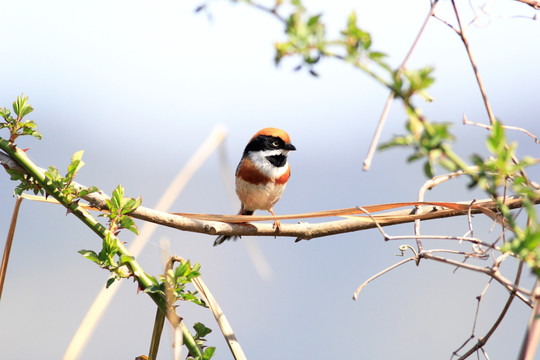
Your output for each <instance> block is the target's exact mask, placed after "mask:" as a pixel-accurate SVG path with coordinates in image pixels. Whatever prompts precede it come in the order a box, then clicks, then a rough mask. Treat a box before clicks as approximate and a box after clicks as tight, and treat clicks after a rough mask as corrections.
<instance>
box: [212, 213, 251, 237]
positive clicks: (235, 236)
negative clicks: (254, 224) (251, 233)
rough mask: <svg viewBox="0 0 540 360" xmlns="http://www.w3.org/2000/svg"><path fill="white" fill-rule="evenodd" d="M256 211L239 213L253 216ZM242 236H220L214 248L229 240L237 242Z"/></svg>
mask: <svg viewBox="0 0 540 360" xmlns="http://www.w3.org/2000/svg"><path fill="white" fill-rule="evenodd" d="M254 212H255V211H253V210H240V212H239V213H238V215H253V213H254ZM239 237H240V236H237V235H219V236H218V237H217V239H216V241H214V246H217V245H219V244H221V243H223V242H225V241H227V240H236V239H238V238H239Z"/></svg>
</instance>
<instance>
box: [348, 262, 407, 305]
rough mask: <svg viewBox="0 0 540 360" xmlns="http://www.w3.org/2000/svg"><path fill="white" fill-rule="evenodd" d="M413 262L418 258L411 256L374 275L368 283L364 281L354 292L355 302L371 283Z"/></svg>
mask: <svg viewBox="0 0 540 360" xmlns="http://www.w3.org/2000/svg"><path fill="white" fill-rule="evenodd" d="M411 260H416V256H411V257H410V258H407V259H405V260H402V261H400V262H398V263H396V264H394V265H392V266H390V267H387V268H386V269H384V270H383V271H381V272H379V273H377V274H375V275H373V276H372V277H370V278H369V279H367V280H366V281H364V282H363V283H362V285H360V286H359V287H358V288H357V289H356V291H355V292H354V294H353V300H357V299H358V294H359V293H360V291H362V289H363V288H364V287H366V285H367V284H369V283H370V282H371V281H373V280H375V279H376V278H378V277H379V276H382V275H384V274H386V273H387V272H389V271H390V270H393V269H395V268H397V267H398V266H401V265H403V264H405V263H407V262H409V261H411Z"/></svg>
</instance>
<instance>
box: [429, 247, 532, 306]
mask: <svg viewBox="0 0 540 360" xmlns="http://www.w3.org/2000/svg"><path fill="white" fill-rule="evenodd" d="M420 256H422V257H423V258H426V259H430V260H435V261H438V262H442V263H445V264H451V265H455V266H458V267H461V268H464V269H467V270H471V271H475V272H479V273H483V274H486V275H488V276H490V277H492V278H493V279H495V281H497V282H498V283H500V284H501V285H503V286H504V287H505V288H506V289H507V290H509V291H510V292H515V294H516V296H517V297H519V298H520V299H521V300H522V301H523V302H524V303H526V304H527V305H528V306H530V307H532V305H533V301H532V300H531V299H530V297H531V296H532V293H531V292H530V291H529V290H526V289H523V288H521V287H519V286H517V285H515V284H513V283H512V282H511V281H509V280H508V279H506V278H505V277H504V276H502V274H501V273H500V272H499V271H498V270H494V269H493V268H489V267H481V266H476V265H471V264H467V263H463V262H459V261H456V260H452V259H448V258H444V257H441V256H436V255H433V254H431V253H429V252H424V253H422V254H420Z"/></svg>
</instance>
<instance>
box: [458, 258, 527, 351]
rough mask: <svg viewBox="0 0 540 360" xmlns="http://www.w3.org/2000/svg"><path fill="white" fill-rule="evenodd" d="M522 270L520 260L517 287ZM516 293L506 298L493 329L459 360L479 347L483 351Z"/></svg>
mask: <svg viewBox="0 0 540 360" xmlns="http://www.w3.org/2000/svg"><path fill="white" fill-rule="evenodd" d="M522 270H523V262H520V263H519V266H518V271H517V273H516V278H515V279H514V286H515V287H517V286H518V285H519V280H520V278H521V272H522ZM516 295H517V294H516V292H514V291H512V292H510V295H509V296H508V300H506V304H505V305H504V308H503V309H502V311H501V313H500V314H499V317H498V318H497V320H496V321H495V323H494V324H493V326H491V329H489V331H488V332H487V333H486V335H484V336H483V337H481V338H479V339H478V342H477V343H476V345H475V346H473V347H472V348H471V349H470V350H469V351H467V353H466V354H464V355H463V356H461V357H460V358H459V359H458V360H465V359H466V358H467V357H469V356H470V355H472V354H473V353H474V352H476V351H477V350H479V349H480V350H482V351H483V346H484V345H485V344H486V343H487V341H488V340H489V338H490V337H491V335H493V333H494V332H495V330H497V328H498V327H499V325H500V323H501V321H502V320H503V319H504V317H505V315H506V313H507V312H508V309H509V308H510V304H512V301H513V300H514V298H515V297H516ZM477 311H478V310H477ZM475 322H476V320H475ZM484 355H485V354H484Z"/></svg>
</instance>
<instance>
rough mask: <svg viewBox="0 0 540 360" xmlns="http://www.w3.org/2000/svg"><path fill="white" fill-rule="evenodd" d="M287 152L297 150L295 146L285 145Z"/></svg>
mask: <svg viewBox="0 0 540 360" xmlns="http://www.w3.org/2000/svg"><path fill="white" fill-rule="evenodd" d="M285 150H291V151H292V150H296V147H294V145H293V144H285Z"/></svg>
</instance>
